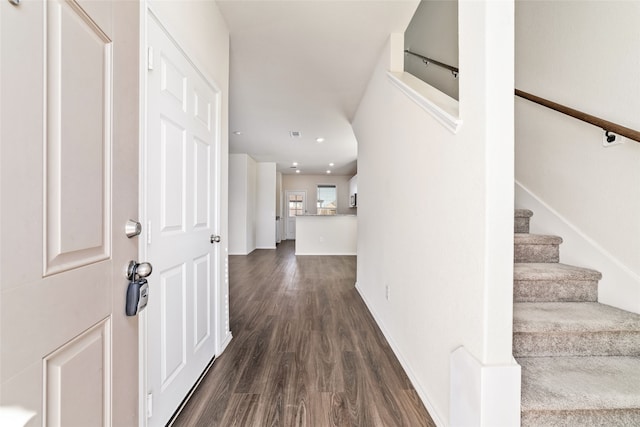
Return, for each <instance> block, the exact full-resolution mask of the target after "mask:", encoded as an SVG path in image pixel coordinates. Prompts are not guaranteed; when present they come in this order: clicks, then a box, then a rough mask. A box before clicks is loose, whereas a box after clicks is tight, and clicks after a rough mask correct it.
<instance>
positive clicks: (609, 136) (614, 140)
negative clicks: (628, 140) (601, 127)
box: [602, 132, 625, 147]
mask: <svg viewBox="0 0 640 427" xmlns="http://www.w3.org/2000/svg"><path fill="white" fill-rule="evenodd" d="M610 140H611V141H610ZM624 141H625V138H624V137H623V136H620V135H618V134H617V133H613V132H605V133H603V134H602V146H603V147H611V146H612V145H619V144H624Z"/></svg>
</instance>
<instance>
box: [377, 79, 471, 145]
mask: <svg viewBox="0 0 640 427" xmlns="http://www.w3.org/2000/svg"><path fill="white" fill-rule="evenodd" d="M387 76H388V77H389V81H391V83H393V84H394V85H395V86H396V87H397V88H398V89H400V91H402V93H404V94H405V95H407V96H408V97H409V99H411V100H412V101H413V102H415V103H416V104H418V105H419V106H420V107H421V108H422V109H424V110H425V111H426V112H427V113H429V114H431V115H432V116H433V117H434V118H435V119H436V120H437V121H438V122H440V123H441V124H442V125H443V126H444V127H445V128H447V129H448V130H449V131H451V132H452V133H454V134H455V133H458V131H459V130H460V127H461V126H462V119H460V118H459V117H458V114H459V113H458V101H456V100H455V99H453V98H451V97H450V96H449V95H447V94H445V93H443V92H440V91H439V90H438V89H436V88H434V87H433V86H431V85H429V84H427V83H425V82H423V81H422V80H420V79H418V78H417V77H415V76H413V75H411V74H409V73H407V72H394V71H388V72H387Z"/></svg>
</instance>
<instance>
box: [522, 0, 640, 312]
mask: <svg viewBox="0 0 640 427" xmlns="http://www.w3.org/2000/svg"><path fill="white" fill-rule="evenodd" d="M638 22H640V3H639V2H630V1H607V2H572V1H517V2H516V52H517V53H516V87H517V88H519V89H522V90H524V91H526V92H530V93H533V94H535V95H538V96H542V97H544V98H548V99H550V100H553V101H556V102H559V103H561V104H565V105H567V106H570V107H572V108H575V109H578V110H581V111H584V112H587V113H590V114H593V115H596V116H599V117H602V118H605V119H607V120H610V121H613V122H617V123H620V124H622V125H624V126H627V127H630V128H633V129H640V79H639V78H638V76H639V75H640V49H638V46H639V45H640V26H639V25H638ZM602 136H603V131H602V130H601V129H599V128H597V127H595V126H591V125H588V124H586V123H582V122H579V121H577V120H575V119H572V118H569V117H566V116H563V115H562V114H560V113H557V112H553V111H551V110H548V109H545V108H544V107H540V106H537V105H534V104H532V103H530V102H528V101H525V100H522V99H518V98H516V144H517V145H516V179H517V181H518V183H519V184H520V186H521V189H523V191H524V192H523V193H522V194H523V198H522V199H519V200H517V202H518V204H519V205H521V206H522V207H531V203H532V201H534V200H538V201H539V202H541V205H540V207H538V209H539V210H541V209H545V206H546V208H548V212H547V213H552V214H553V215H552V216H553V217H554V218H555V220H551V219H550V220H549V221H545V220H544V218H545V215H546V214H547V213H543V212H538V215H537V216H536V212H534V217H533V218H532V225H533V227H534V230H537V231H544V232H548V233H564V234H562V237H563V238H565V244H564V245H562V246H561V249H560V257H561V261H562V262H572V263H576V264H578V265H585V266H588V267H591V268H596V269H600V270H601V271H602V273H603V279H602V281H601V283H600V292H599V299H600V301H601V302H605V303H607V304H611V305H615V306H618V307H621V308H626V309H628V310H632V311H635V312H640V221H639V220H638V218H640V191H639V187H638V183H640V144H638V143H637V142H634V141H627V142H626V143H625V144H623V145H618V146H613V147H609V148H604V147H603V146H602V144H601V142H602ZM524 189H526V190H524ZM526 194H528V196H530V197H532V198H530V199H525V197H524V196H525V195H526ZM523 203H529V205H528V206H527V205H523ZM549 218H551V216H550V217H549ZM562 224H564V226H566V227H567V228H568V229H570V230H572V231H571V232H568V231H567V232H565V231H563V230H564V229H561V227H562V226H563V225H562ZM574 235H575V236H576V237H575V238H574V237H573V236H574ZM587 252H591V253H593V254H595V255H594V256H587V255H585V254H586V253H587ZM605 261H606V262H605Z"/></svg>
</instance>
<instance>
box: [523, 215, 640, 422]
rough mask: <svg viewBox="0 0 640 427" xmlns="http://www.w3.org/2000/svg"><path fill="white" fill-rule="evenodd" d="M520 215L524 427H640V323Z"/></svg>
mask: <svg viewBox="0 0 640 427" xmlns="http://www.w3.org/2000/svg"><path fill="white" fill-rule="evenodd" d="M531 216H532V212H531V211H529V210H524V209H517V210H516V212H515V232H516V234H515V239H514V242H515V246H514V250H515V253H514V259H515V265H514V273H513V276H514V307H513V355H514V357H515V358H516V359H517V361H518V363H519V364H520V366H521V367H522V399H521V404H522V406H521V410H522V426H640V315H637V314H634V313H630V312H627V311H624V310H620V309H617V308H614V307H611V306H608V305H604V304H600V303H598V302H597V299H598V281H599V280H600V279H601V278H602V275H601V274H600V273H599V272H597V271H594V270H589V269H586V268H580V267H574V266H569V265H564V264H560V263H559V259H560V257H559V245H560V243H562V239H561V238H560V237H556V236H543V235H534V234H529V220H530V218H531Z"/></svg>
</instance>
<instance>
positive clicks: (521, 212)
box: [514, 209, 533, 218]
mask: <svg viewBox="0 0 640 427" xmlns="http://www.w3.org/2000/svg"><path fill="white" fill-rule="evenodd" d="M514 216H515V218H531V217H532V216H533V211H530V210H529V209H516V210H515V214H514Z"/></svg>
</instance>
